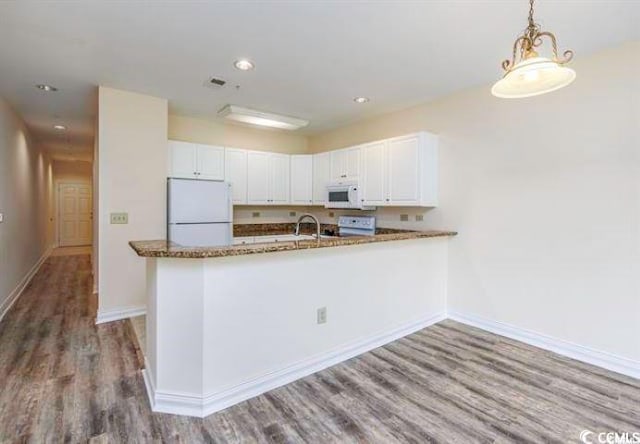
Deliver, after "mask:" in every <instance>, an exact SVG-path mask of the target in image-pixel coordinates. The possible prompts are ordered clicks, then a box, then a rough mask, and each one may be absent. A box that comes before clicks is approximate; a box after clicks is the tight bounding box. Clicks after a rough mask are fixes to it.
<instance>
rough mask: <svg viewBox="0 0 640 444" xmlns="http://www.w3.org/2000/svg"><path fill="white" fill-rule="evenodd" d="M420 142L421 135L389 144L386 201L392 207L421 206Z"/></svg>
mask: <svg viewBox="0 0 640 444" xmlns="http://www.w3.org/2000/svg"><path fill="white" fill-rule="evenodd" d="M420 142H421V138H420V136H419V135H415V136H409V137H399V138H396V139H391V140H390V141H388V142H387V146H388V157H387V159H388V173H387V174H388V178H389V181H388V191H387V197H386V199H387V202H389V203H390V204H392V205H419V204H420V197H421V196H420V194H421V191H422V190H421V187H420V169H421V168H420V167H421V152H420V150H421V144H420Z"/></svg>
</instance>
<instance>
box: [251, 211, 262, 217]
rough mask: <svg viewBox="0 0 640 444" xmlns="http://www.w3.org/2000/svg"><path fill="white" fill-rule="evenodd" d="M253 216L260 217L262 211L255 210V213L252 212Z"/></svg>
mask: <svg viewBox="0 0 640 444" xmlns="http://www.w3.org/2000/svg"><path fill="white" fill-rule="evenodd" d="M251 217H260V212H259V211H254V212H253V213H251Z"/></svg>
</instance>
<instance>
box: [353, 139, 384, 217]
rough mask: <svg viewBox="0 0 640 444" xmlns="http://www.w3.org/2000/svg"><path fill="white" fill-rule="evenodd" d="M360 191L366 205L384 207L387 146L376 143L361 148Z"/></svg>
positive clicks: (382, 143)
mask: <svg viewBox="0 0 640 444" xmlns="http://www.w3.org/2000/svg"><path fill="white" fill-rule="evenodd" d="M360 155H361V156H362V175H361V180H360V191H361V196H362V201H363V202H364V204H365V205H384V204H386V203H387V202H388V200H389V198H388V197H387V144H386V143H385V142H376V143H372V144H369V145H364V146H363V147H362V148H361V151H360Z"/></svg>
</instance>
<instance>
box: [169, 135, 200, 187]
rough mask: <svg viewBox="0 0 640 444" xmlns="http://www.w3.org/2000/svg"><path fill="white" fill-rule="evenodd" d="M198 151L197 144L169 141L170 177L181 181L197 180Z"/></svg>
mask: <svg viewBox="0 0 640 444" xmlns="http://www.w3.org/2000/svg"><path fill="white" fill-rule="evenodd" d="M197 150H198V145H196V144H195V143H188V142H179V141H177V140H170V141H169V171H168V176H169V177H176V178H179V179H196V178H197V177H198V175H197V170H198V165H197V160H196V159H197Z"/></svg>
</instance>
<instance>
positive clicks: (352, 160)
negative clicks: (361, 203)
mask: <svg viewBox="0 0 640 444" xmlns="http://www.w3.org/2000/svg"><path fill="white" fill-rule="evenodd" d="M343 156H344V159H343V164H344V167H343V168H344V174H345V175H346V179H347V180H357V179H358V177H359V175H360V147H357V148H349V149H346V150H344V153H343Z"/></svg>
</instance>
